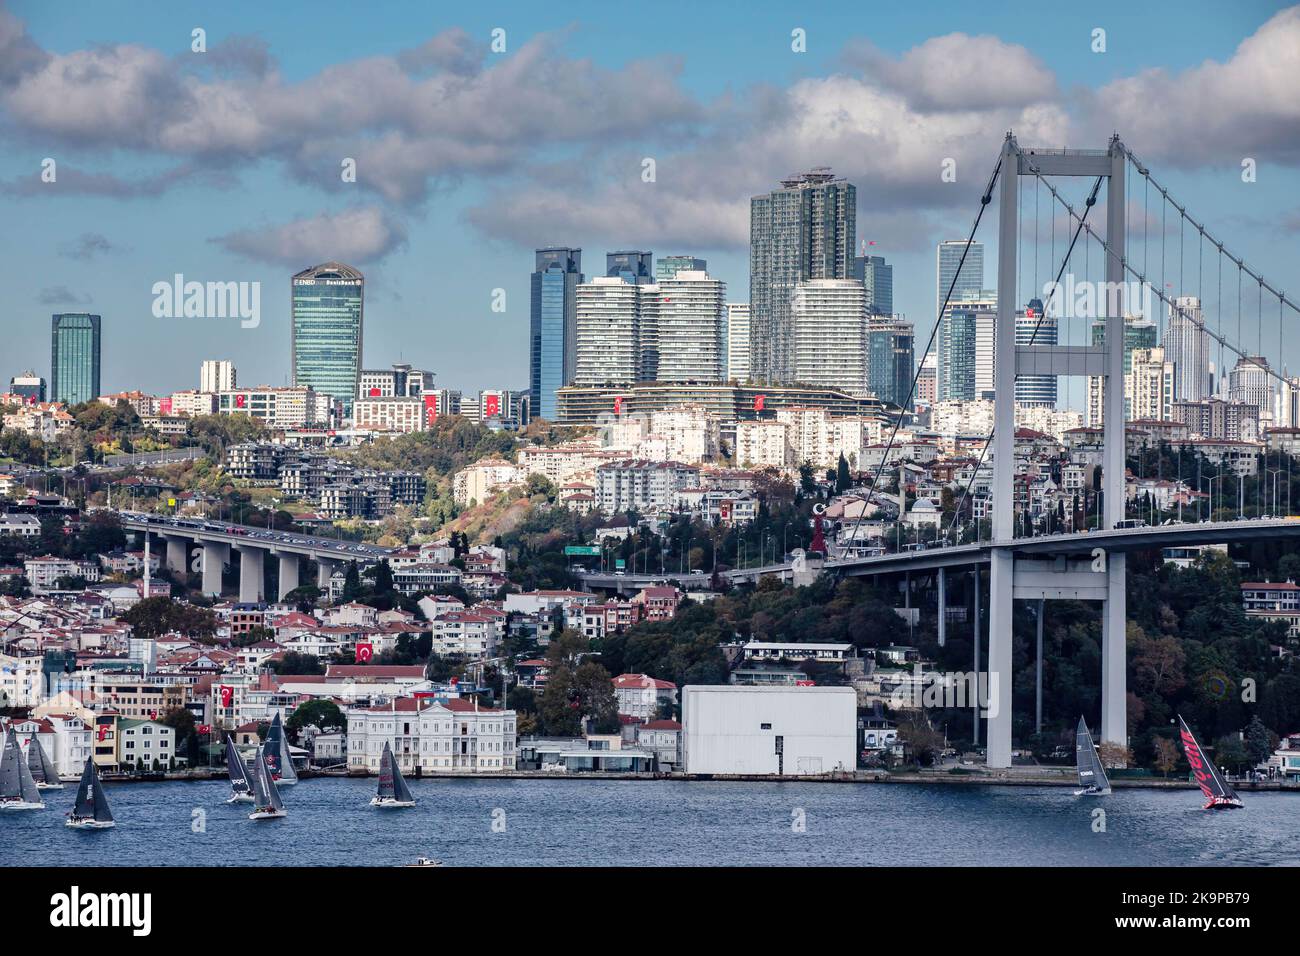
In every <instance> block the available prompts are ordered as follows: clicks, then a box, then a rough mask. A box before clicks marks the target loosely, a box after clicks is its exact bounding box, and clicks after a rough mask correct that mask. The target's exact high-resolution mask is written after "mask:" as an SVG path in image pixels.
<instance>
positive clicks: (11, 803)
mask: <svg viewBox="0 0 1300 956" xmlns="http://www.w3.org/2000/svg"><path fill="white" fill-rule="evenodd" d="M44 809H45V804H44V802H37V803H33V802H32V801H30V800H6V801H5V802H4V803H0V810H44Z"/></svg>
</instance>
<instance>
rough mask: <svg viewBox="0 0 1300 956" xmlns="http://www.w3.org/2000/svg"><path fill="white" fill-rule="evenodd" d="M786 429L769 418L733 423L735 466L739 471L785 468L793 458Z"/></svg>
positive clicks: (785, 426) (783, 425) (780, 423)
mask: <svg viewBox="0 0 1300 956" xmlns="http://www.w3.org/2000/svg"><path fill="white" fill-rule="evenodd" d="M789 432H790V429H789V426H787V425H786V424H785V422H779V421H775V420H772V419H763V420H759V421H740V422H736V454H735V459H736V464H738V465H740V466H741V467H743V468H763V467H766V466H771V467H775V468H788V467H789V466H790V464H791V461H792V459H793V457H794V453H793V449H792V448H791V445H790V435H789Z"/></svg>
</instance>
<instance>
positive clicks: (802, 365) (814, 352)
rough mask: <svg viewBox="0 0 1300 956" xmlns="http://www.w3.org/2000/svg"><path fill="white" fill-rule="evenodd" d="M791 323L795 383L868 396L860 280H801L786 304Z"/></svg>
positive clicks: (864, 302) (865, 324) (865, 316)
mask: <svg viewBox="0 0 1300 956" xmlns="http://www.w3.org/2000/svg"><path fill="white" fill-rule="evenodd" d="M790 325H791V330H792V335H791V339H792V341H793V345H794V379H793V380H794V381H796V382H799V383H800V384H803V385H818V386H825V387H829V388H842V389H844V390H845V391H847V392H850V393H852V394H855V395H863V394H866V392H867V391H868V390H869V389H868V385H867V309H866V295H865V293H864V291H863V288H862V283H861V282H858V281H857V280H856V279H809V280H807V281H805V282H800V283H799V284H798V285H797V286H795V290H794V296H793V298H792V300H791V302H790Z"/></svg>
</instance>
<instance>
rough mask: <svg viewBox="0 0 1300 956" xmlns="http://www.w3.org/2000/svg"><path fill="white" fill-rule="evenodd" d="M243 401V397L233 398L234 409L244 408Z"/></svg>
mask: <svg viewBox="0 0 1300 956" xmlns="http://www.w3.org/2000/svg"><path fill="white" fill-rule="evenodd" d="M244 401H245V397H244V396H243V395H236V396H235V407H236V408H243V407H244Z"/></svg>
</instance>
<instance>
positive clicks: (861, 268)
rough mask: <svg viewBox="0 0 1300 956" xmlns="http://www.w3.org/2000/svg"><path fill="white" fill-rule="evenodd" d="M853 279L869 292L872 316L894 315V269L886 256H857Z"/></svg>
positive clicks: (868, 304) (868, 298) (868, 303)
mask: <svg viewBox="0 0 1300 956" xmlns="http://www.w3.org/2000/svg"><path fill="white" fill-rule="evenodd" d="M853 278H855V279H857V280H858V281H859V282H861V283H862V287H863V288H864V289H866V290H867V311H868V312H870V313H871V314H872V315H893V314H894V267H893V266H891V265H890V264H889V263H887V262H886V261H885V257H884V256H857V257H855V258H854V260H853Z"/></svg>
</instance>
